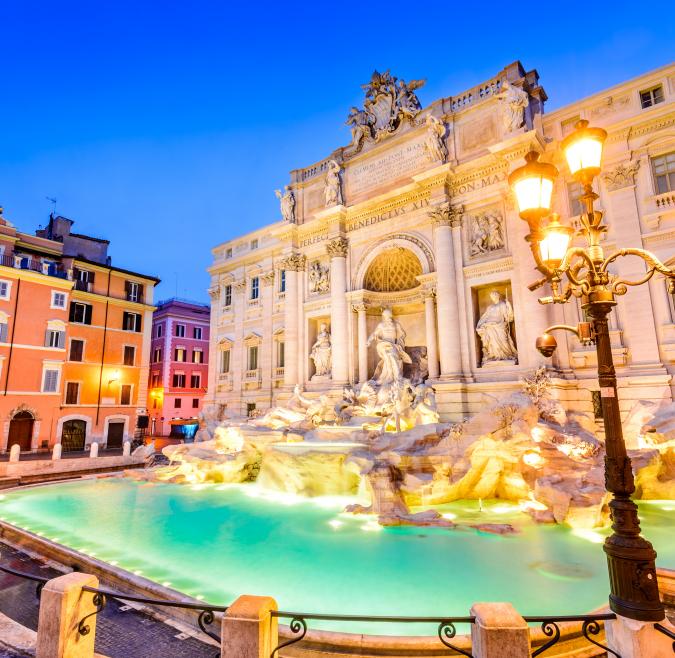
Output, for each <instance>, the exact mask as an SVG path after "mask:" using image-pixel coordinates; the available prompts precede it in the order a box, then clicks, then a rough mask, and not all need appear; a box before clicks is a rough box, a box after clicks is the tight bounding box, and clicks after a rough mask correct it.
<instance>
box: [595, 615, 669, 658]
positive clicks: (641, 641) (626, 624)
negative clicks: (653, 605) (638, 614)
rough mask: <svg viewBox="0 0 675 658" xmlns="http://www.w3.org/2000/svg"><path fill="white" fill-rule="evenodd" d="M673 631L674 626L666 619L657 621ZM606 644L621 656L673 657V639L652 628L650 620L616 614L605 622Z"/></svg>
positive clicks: (643, 657)
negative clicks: (639, 619)
mask: <svg viewBox="0 0 675 658" xmlns="http://www.w3.org/2000/svg"><path fill="white" fill-rule="evenodd" d="M659 623H660V624H661V625H662V626H664V627H665V628H667V629H668V630H670V631H671V632H675V626H673V625H672V624H670V623H669V622H668V621H667V620H664V621H662V622H659ZM605 637H606V638H607V646H608V647H609V648H610V649H612V650H614V651H616V652H617V653H618V654H619V655H620V656H621V658H673V640H672V639H670V638H669V637H668V636H667V635H665V634H664V633H661V632H660V631H659V630H657V629H656V628H654V623H653V622H650V621H636V620H635V619H627V618H626V617H621V616H619V615H617V616H616V619H612V620H610V621H606V622H605Z"/></svg>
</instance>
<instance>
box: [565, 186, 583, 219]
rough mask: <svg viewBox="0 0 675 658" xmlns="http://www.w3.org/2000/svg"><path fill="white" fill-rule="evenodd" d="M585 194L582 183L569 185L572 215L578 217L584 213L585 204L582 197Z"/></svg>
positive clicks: (568, 192) (568, 191)
mask: <svg viewBox="0 0 675 658" xmlns="http://www.w3.org/2000/svg"><path fill="white" fill-rule="evenodd" d="M583 193H584V188H583V187H582V186H581V184H580V183H577V182H576V181H572V182H571V183H567V200H568V201H569V204H570V215H571V216H572V217H576V216H578V215H581V214H582V213H583V212H584V203H583V201H582V200H581V196H582V195H583Z"/></svg>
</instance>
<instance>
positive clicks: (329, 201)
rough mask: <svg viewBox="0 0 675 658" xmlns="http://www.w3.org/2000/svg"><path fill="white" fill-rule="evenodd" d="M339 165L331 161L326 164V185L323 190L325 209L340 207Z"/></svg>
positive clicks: (340, 184)
mask: <svg viewBox="0 0 675 658" xmlns="http://www.w3.org/2000/svg"><path fill="white" fill-rule="evenodd" d="M340 170H341V167H340V165H339V164H338V163H337V162H335V160H331V161H330V162H329V163H328V173H327V174H326V183H325V187H324V189H323V195H324V199H325V201H326V208H330V207H331V206H341V205H342V183H341V181H340Z"/></svg>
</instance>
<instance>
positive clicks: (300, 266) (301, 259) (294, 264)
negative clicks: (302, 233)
mask: <svg viewBox="0 0 675 658" xmlns="http://www.w3.org/2000/svg"><path fill="white" fill-rule="evenodd" d="M306 263H307V258H306V257H305V255H304V254H300V253H298V252H294V253H292V254H291V255H290V256H288V257H287V258H285V259H284V260H282V261H281V265H282V267H283V268H284V269H285V270H289V271H291V272H301V271H302V270H304V269H305V264H306Z"/></svg>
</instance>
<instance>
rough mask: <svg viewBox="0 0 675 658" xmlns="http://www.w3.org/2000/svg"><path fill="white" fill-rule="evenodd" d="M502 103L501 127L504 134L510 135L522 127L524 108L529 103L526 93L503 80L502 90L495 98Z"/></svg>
mask: <svg viewBox="0 0 675 658" xmlns="http://www.w3.org/2000/svg"><path fill="white" fill-rule="evenodd" d="M495 98H498V99H499V100H500V101H501V103H502V125H503V126H504V131H505V132H506V133H512V132H515V131H516V130H518V128H520V127H521V126H522V125H523V122H524V117H525V108H526V107H527V106H528V105H529V103H530V97H529V96H528V94H527V92H526V91H524V90H523V89H520V88H519V87H516V86H514V85H512V84H511V83H510V82H509V81H508V80H504V84H503V85H502V90H501V91H500V92H499V93H498V94H497V95H496V96H495Z"/></svg>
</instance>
